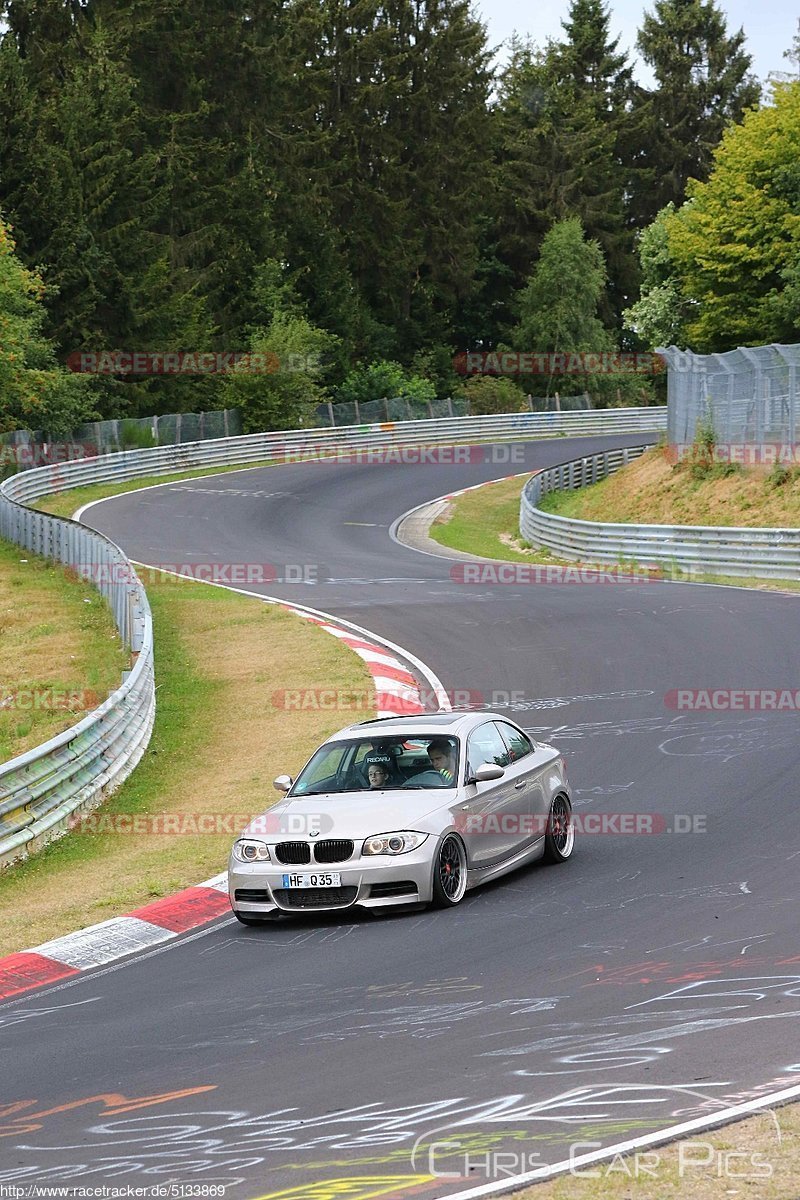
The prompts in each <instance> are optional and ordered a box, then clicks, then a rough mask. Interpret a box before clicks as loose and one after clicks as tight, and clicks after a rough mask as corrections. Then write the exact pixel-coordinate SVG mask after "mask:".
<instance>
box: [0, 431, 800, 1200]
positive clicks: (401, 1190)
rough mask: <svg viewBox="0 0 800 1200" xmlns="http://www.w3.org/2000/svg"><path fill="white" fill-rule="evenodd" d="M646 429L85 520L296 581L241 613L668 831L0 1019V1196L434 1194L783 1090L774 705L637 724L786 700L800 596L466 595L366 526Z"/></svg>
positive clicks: (249, 483)
mask: <svg viewBox="0 0 800 1200" xmlns="http://www.w3.org/2000/svg"><path fill="white" fill-rule="evenodd" d="M642 440H643V439H642V437H641V435H632V436H630V437H628V438H620V437H616V438H607V439H600V438H587V439H582V440H578V439H576V440H571V441H567V440H565V439H562V438H559V439H555V440H551V441H542V442H539V443H527V444H522V445H523V446H524V450H523V451H520V450H519V448H517V450H516V453H520V452H522V453H523V454H524V461H523V462H519V461H509V460H508V458H507V455H508V453H509V447H508V446H500V447H481V448H480V450H477V448H476V449H475V450H474V452H473V455H472V458H473V461H471V462H468V463H460V464H454V465H446V464H444V465H443V464H438V465H432V464H428V463H422V464H418V465H408V464H404V465H400V464H392V465H380V464H373V465H362V464H358V463H352V464H348V465H344V464H340V465H332V464H320V463H305V464H294V465H287V466H280V467H274V468H265V469H258V470H249V471H245V472H235V473H229V474H224V475H220V476H217V477H214V478H207V479H197V480H189V481H186V482H184V483H181V484H175V485H167V486H163V487H160V488H158V489H154V490H150V491H146V492H144V493H141V494H136V493H132V494H128V495H125V496H121V497H118V498H115V499H113V500H110V501H108V502H106V503H103V504H102V505H99V506H97V507H95V508H93V509H92V510H91V511H90V512H89V513H87V518H86V519H87V522H88V523H89V524H91V525H93V526H94V527H95V528H97V529H100V530H102V531H103V532H105V533H107V534H109V535H110V536H111V537H113V538H114V539H115V540H116V541H117V542H119V543H120V544H121V545H122V547H123V548H124V550H125V551H126V553H127V554H128V555H129V556H131V557H132V558H135V559H136V560H138V561H143V562H146V563H154V564H155V563H158V564H164V563H199V562H219V563H253V562H257V563H274V564H276V565H277V567H278V572H279V574H281V573H282V567H283V566H284V565H289V566H291V567H293V568H297V567H299V566H302V565H305V566H308V565H314V566H315V567H316V568H317V570H318V571H319V574H320V576H321V577H323V578H322V581H320V582H317V583H300V584H285V585H283V586H281V585H280V584H278V583H272V584H269V585H265V586H264V587H261V588H258V587H255V588H253V589H252V590H255V591H262V592H263V593H265V594H270V595H277V596H283V597H286V598H288V599H291V600H293V601H296V602H298V603H301V604H306V605H310V606H313V607H315V608H319V609H322V610H324V611H326V612H330V613H333V614H335V615H337V616H339V617H342V618H344V619H347V620H350V621H353V622H356V623H358V624H359V625H363V626H365V627H367V628H368V629H370V630H372V631H374V632H375V633H376V634H378V635H380V636H381V637H383V638H387V639H390V640H391V641H392V642H396V643H399V644H400V645H401V646H403V647H405V648H406V649H407V650H409V651H411V652H413V653H414V654H416V655H417V656H419V657H420V658H421V659H422V660H423V661H424V662H426V663H427V664H428V665H429V666H430V667H431V668H432V669H433V671H434V672H435V673H436V674H437V675H438V676H439V678H440V679H441V680H442V681H443V683H444V685H445V687H446V688H447V689H448V690H453V691H456V692H459V691H461V692H463V691H465V690H470V691H472V692H476V691H477V692H480V693H481V694H482V695H483V696H484V697H486V699H487V702H489V703H491V701H492V700H494V702H495V706H496V707H498V708H501V709H502V708H503V707H504V705H503V699H504V697H505V698H507V704H506V706H505V707H506V711H507V712H508V713H509V715H511V716H513V717H514V718H515V719H516V720H517V721H519V723H520V724H522V725H523V726H524V727H525V728H527V729H529V730H531V731H532V732H533V733H534V734H535V735H536V736H538V737H540V738H541V737H544V738H546V739H548V740H552V741H553V742H554V743H555V744H556V745H558V746H559V747H560V748H561V749H562V750H563V751H564V752H565V755H566V758H567V762H568V766H569V772H570V777H571V780H572V783H573V786H574V787H575V789H576V813H577V814H578V815H581V816H582V817H584V818H585V817H586V815H587V814H620V813H638V814H656V817H655V818H654V822H653V823H654V826H655V827H656V828H661V829H663V832H659V833H655V834H651V835H648V834H645V833H641V832H640V833H637V834H633V835H630V834H622V833H614V832H608V833H601V834H597V835H594V836H593V835H590V834H589V833H588V832H587V833H584V834H583V836H581V837H580V839H579V841H578V844H577V846H576V851H575V855H574V857H573V859H572V861H571V862H570V863H568V864H565V865H562V866H559V867H545V866H541V865H539V864H535V865H534V866H532V867H530V868H528V869H526V870H523V871H521V872H518V873H516V874H514V875H512V876H509V877H508V878H506V879H505V880H501V881H499V882H498V883H496V884H494V885H490V886H488V887H486V888H485V889H482V890H479V891H477V892H473V893H470V894H468V896H467V897H466V899H465V901H464V903H463V904H462V905H461V907H460V908H458V909H457V910H455V911H452V912H439V913H436V912H423V913H414V914H410V915H404V916H400V915H398V916H394V917H391V918H381V919H377V918H372V917H369V916H365V917H358V916H353V915H351V914H348V915H345V916H342V917H337V918H321V917H316V918H309V919H304V920H302V921H288V920H287V921H285V922H281V923H278V924H277V925H274V926H272V925H270V926H267V927H265V928H264V929H245V928H243V927H240V926H239V925H238V924H237V923H236V922H235V921H234V920H233V918H223V919H221V920H219V921H217V922H216V923H214V924H213V925H211V926H209V927H207V928H205V929H203V930H201V931H200V932H198V933H195V934H192V935H187V936H186V937H184V938H181V939H178V940H177V941H175V942H172V943H170V944H169V945H168V946H167V947H166V948H164V949H160V950H156V951H153V952H151V953H149V954H144V955H140V956H137V957H134V958H132V959H128V960H125V961H123V962H122V963H119V964H115V965H114V966H112V967H110V968H108V969H105V970H101V971H97V972H89V973H87V974H85V975H82V976H80V977H78V979H77V980H76V981H75V982H68V983H65V984H62V985H60V986H57V987H53V988H49V989H45V990H42V991H38V992H36V993H34V994H32V995H30V996H28V997H27V998H22V999H20V1000H18V1001H12V1002H8V1003H6V1004H4V1005H0V1039H2V1040H1V1041H0V1056H1V1058H0V1061H2V1080H3V1097H2V1102H3V1103H4V1104H5V1105H6V1107H5V1108H2V1109H0V1135H2V1136H0V1183H8V1182H19V1183H26V1182H28V1181H35V1182H36V1183H37V1184H39V1183H47V1182H52V1183H54V1184H66V1183H75V1184H77V1183H80V1184H82V1185H83V1184H86V1185H100V1184H114V1185H116V1186H123V1185H126V1184H130V1185H138V1186H148V1187H152V1186H155V1185H158V1184H169V1183H173V1182H174V1183H181V1184H192V1185H222V1184H224V1185H226V1193H225V1194H226V1197H227V1198H228V1200H239V1198H241V1200H252V1198H254V1197H260V1196H274V1195H280V1196H281V1197H282V1198H285V1197H290V1196H294V1197H297V1200H328V1197H333V1196H334V1195H336V1196H337V1197H340V1196H346V1197H347V1198H348V1200H362V1198H365V1197H377V1196H385V1197H389V1196H392V1197H398V1196H402V1197H405V1196H410V1195H415V1196H416V1195H420V1196H424V1197H433V1196H447V1195H449V1194H451V1193H455V1192H459V1191H461V1190H462V1189H464V1188H465V1187H467V1186H478V1185H481V1184H485V1183H489V1182H495V1181H497V1180H498V1179H500V1178H502V1177H503V1172H505V1173H506V1174H510V1173H515V1172H517V1171H520V1170H528V1169H531V1168H533V1167H536V1166H537V1165H539V1164H542V1163H554V1162H557V1161H560V1160H562V1159H564V1158H566V1157H567V1156H568V1154H569V1148H570V1146H575V1145H576V1144H577V1143H590V1144H593V1145H594V1144H603V1145H611V1144H614V1143H616V1142H619V1141H622V1140H624V1139H625V1138H628V1137H633V1136H636V1135H637V1134H640V1133H646V1132H648V1131H651V1130H655V1129H659V1128H663V1127H665V1126H669V1125H672V1124H675V1123H677V1122H680V1121H684V1120H688V1119H691V1118H692V1117H695V1116H700V1115H703V1114H706V1113H713V1112H715V1111H718V1110H723V1109H725V1108H726V1107H728V1106H730V1105H731V1104H734V1103H737V1102H739V1101H741V1100H744V1099H748V1098H751V1097H755V1096H757V1095H760V1094H762V1093H764V1092H767V1091H771V1090H778V1089H780V1088H785V1087H789V1086H791V1085H792V1084H798V1083H800V1061H798V1056H799V1055H800V1052H799V1051H798V1049H797V1046H798V1042H797V1021H798V1018H799V1017H800V946H798V941H797V928H798V916H797V880H798V873H799V870H800V825H799V824H798V816H797V809H798V783H797V781H798V777H800V738H799V737H798V720H800V716H799V715H798V713H797V712H791V711H789V712H768V711H766V712H765V711H755V712H747V711H745V712H730V713H722V712H714V713H695V712H690V713H686V712H679V711H675V709H673V708H670V707H668V706H667V704H666V703H665V695H666V694H667V693H668V692H670V691H671V690H672V689H677V688H794V687H796V686H797V685H798V679H800V672H798V666H799V665H800V638H798V627H799V626H800V622H799V621H798V614H799V613H800V609H799V608H798V604H799V603H800V601H798V599H797V598H796V597H793V596H789V595H782V594H765V593H756V592H754V591H746V590H735V589H732V588H712V587H702V586H692V585H680V584H671V583H648V584H638V585H633V584H628V585H621V584H603V585H598V584H593V585H589V584H587V585H582V586H577V585H574V586H568V585H566V584H564V585H544V584H539V585H527V586H526V585H513V586H512V585H501V584H499V585H490V584H480V585H466V584H461V583H459V582H457V581H456V580H454V579H453V578H452V577H451V573H450V572H451V567H452V563H451V562H449V561H448V560H447V559H444V558H441V559H440V558H436V557H429V556H426V555H423V554H420V553H417V552H415V551H412V550H410V549H408V548H406V547H403V546H400V545H397V544H396V543H394V542H393V541H392V540H391V538H390V537H389V532H388V531H389V526H390V525H391V524H392V523H393V522H394V521H395V519H396V518H397V517H398V516H399V515H400V514H401V513H403V512H404V511H406V510H407V509H409V508H411V507H412V506H413V505H416V504H420V503H422V502H423V501H425V500H428V499H433V498H435V497H437V496H440V495H443V494H445V493H448V492H450V491H452V490H454V489H456V488H459V487H464V486H467V485H469V484H473V483H478V482H481V481H482V480H488V479H493V478H497V477H499V476H503V475H507V474H511V473H516V472H520V471H523V470H525V469H527V468H531V469H533V468H535V467H539V466H543V465H547V464H550V463H554V462H559V461H563V460H565V459H568V458H572V457H576V456H577V455H578V454H580V453H588V452H589V451H595V450H598V449H603V448H605V447H606V446H611V445H625V444H627V445H635V444H640V443H641V441H642ZM249 493H258V494H257V495H252V494H249ZM307 577H308V573H307ZM221 632H222V636H224V631H221ZM324 683H325V681H324V680H320V684H321V685H324ZM512 694H514V696H513V701H512V699H511V697H512ZM348 719H349V718H348V717H347V716H346V715H345V716H344V717H343V720H342V725H345V724H347V723H348ZM291 765H292V764H287V766H291ZM294 765H296V764H294ZM270 782H271V781H269V780H265V788H264V790H265V803H268V802H271V800H272V798H273V796H274V793H273V792H272V790H271V786H270ZM615 820H616V818H612V819H611V821H610V822H609V824H610V825H611V827H612V830H613V828H614V827H615V826H614V821H615ZM644 825H645V826H646V822H644ZM668 830H671V831H672V832H667V831H668ZM223 868H224V864H223V863H221V864H220V869H223ZM442 1143H449V1146H443V1145H442ZM415 1146H416V1152H414V1151H415ZM585 1149H587V1147H586V1146H581V1147H580V1148H576V1149H575V1151H574V1153H576V1154H579V1153H581V1152H582V1150H585ZM498 1152H500V1153H498ZM778 1152H779V1148H778V1145H777V1141H776V1153H778ZM501 1154H502V1157H501ZM465 1175H466V1179H465V1178H464V1176H465ZM445 1176H448V1177H445ZM432 1177H433V1178H432ZM334 1180H338V1181H352V1182H340V1183H338V1184H336V1185H332V1184H331V1181H334ZM206 1194H209V1193H208V1192H207V1193H206Z"/></svg>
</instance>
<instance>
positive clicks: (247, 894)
mask: <svg viewBox="0 0 800 1200" xmlns="http://www.w3.org/2000/svg"><path fill="white" fill-rule="evenodd" d="M233 898H234V900H249V901H250V902H251V903H252V904H268V903H269V892H268V891H267V889H266V888H236V889H235V891H234V893H233Z"/></svg>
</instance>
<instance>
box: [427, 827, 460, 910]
mask: <svg viewBox="0 0 800 1200" xmlns="http://www.w3.org/2000/svg"><path fill="white" fill-rule="evenodd" d="M466 890H467V853H466V850H465V849H464V843H463V842H462V841H461V838H459V837H456V835H455V834H454V833H448V834H447V836H446V837H445V838H444V839H443V840H442V843H441V845H440V846H439V849H438V851H437V854H436V862H435V863H434V867H433V905H434V908H453V907H454V906H455V905H456V904H460V902H461V901H462V900H463V898H464V893H465V892H466Z"/></svg>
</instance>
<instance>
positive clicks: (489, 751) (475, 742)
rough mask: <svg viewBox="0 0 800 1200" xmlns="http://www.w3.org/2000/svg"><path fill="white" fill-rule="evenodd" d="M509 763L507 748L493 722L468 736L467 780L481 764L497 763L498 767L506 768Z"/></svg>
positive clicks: (480, 726)
mask: <svg viewBox="0 0 800 1200" xmlns="http://www.w3.org/2000/svg"><path fill="white" fill-rule="evenodd" d="M509 761H510V759H509V753H508V747H507V746H506V744H505V742H504V741H503V739H502V737H501V736H500V730H499V729H498V728H497V726H496V725H495V723H494V722H493V721H487V722H486V724H485V725H479V726H478V728H477V729H475V730H474V731H473V732H472V733H471V734H470V735H469V742H468V743H467V777H468V778H471V777H472V776H473V775H474V774H475V772H476V771H477V769H478V767H480V766H481V765H482V764H483V763H487V762H488V763H497V765H498V767H507V766H508V764H509Z"/></svg>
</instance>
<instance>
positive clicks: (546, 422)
mask: <svg viewBox="0 0 800 1200" xmlns="http://www.w3.org/2000/svg"><path fill="white" fill-rule="evenodd" d="M665 428H666V410H665V409H664V408H642V409H635V408H623V409H602V410H598V411H594V412H561V413H559V412H554V413H520V414H511V415H505V416H493V417H461V418H453V419H445V420H432V421H431V420H423V421H406V422H402V423H398V424H393V423H391V422H389V423H381V424H376V425H362V426H350V427H344V426H339V427H336V428H325V429H302V430H293V431H288V432H287V431H282V432H278V433H258V434H251V435H248V436H243V437H234V438H220V439H217V440H214V441H202V442H192V443H184V444H181V445H174V446H160V447H155V448H152V449H144V450H128V451H123V452H122V453H119V454H106V455H101V456H98V457H92V458H86V459H81V460H77V461H73V462H65V463H55V464H53V465H50V466H45V467H36V468H33V469H31V470H27V471H20V472H18V473H17V474H15V475H13V476H11V478H10V479H7V480H6V481H5V482H4V483H2V484H0V536H2V537H4V538H7V539H8V540H10V541H13V542H15V543H17V544H18V545H20V546H24V547H25V548H26V549H28V550H30V551H32V552H34V553H36V554H41V555H44V556H45V557H47V558H51V559H54V560H56V561H58V562H62V563H64V564H67V565H71V566H73V567H75V568H76V569H78V570H80V571H81V572H82V573H83V574H85V575H87V577H88V578H90V579H92V580H93V581H94V582H97V585H98V587H99V590H100V591H101V592H102V594H103V595H104V596H105V597H106V599H107V600H108V601H109V604H110V605H111V608H112V611H113V613H114V619H115V621H116V623H117V627H118V629H119V631H120V634H121V636H122V638H123V640H124V642H125V644H126V645H128V646H129V647H130V649H131V650H132V651H133V653H134V655H135V656H136V662H135V664H134V666H133V669H132V670H131V671H130V672H129V673H128V674H127V677H126V678H125V680H124V681H123V683H122V685H121V687H119V688H118V689H117V690H116V691H115V692H114V693H113V694H112V695H111V696H110V697H109V699H108V700H107V701H106V702H105V703H104V704H103V705H101V706H100V708H97V709H95V710H94V711H93V712H91V713H89V714H88V715H87V716H86V717H84V719H83V720H82V721H81V722H80V723H79V724H77V725H75V726H73V727H72V728H71V729H68V730H66V731H65V732H64V733H61V734H59V735H58V736H57V737H54V738H52V739H50V741H48V742H45V743H44V744H43V745H41V746H37V747H36V748H35V749H33V750H30V751H28V752H27V753H26V754H22V755H20V756H19V757H17V758H14V759H12V760H11V761H10V762H8V763H6V764H5V765H4V766H2V767H0V865H2V864H5V863H8V862H11V861H13V860H14V859H15V858H19V857H23V856H24V855H25V854H26V853H28V852H30V851H31V850H32V849H36V848H38V847H39V846H41V845H43V844H44V843H45V842H46V841H48V840H50V839H51V838H53V837H57V836H59V835H60V834H61V833H63V832H65V831H66V829H67V828H68V826H69V821H70V817H71V816H72V814H73V813H75V812H77V811H78V810H80V809H84V808H91V807H94V806H96V805H97V804H99V803H100V802H101V801H102V800H103V798H104V797H105V796H106V795H107V794H108V793H109V792H110V791H112V790H113V789H114V788H115V787H117V786H118V785H119V784H120V783H121V782H122V781H123V780H124V779H125V778H126V776H127V775H128V774H130V772H131V771H132V770H133V768H134V766H135V765H136V763H137V762H138V760H139V758H140V757H141V755H142V753H143V752H144V749H145V747H146V745H147V742H148V740H149V737H150V733H151V730H152V725H153V719H154V715H155V688H154V679H153V629H152V620H151V616H150V607H149V605H148V602H147V596H146V595H145V591H144V588H143V587H142V584H141V582H140V581H139V579H138V577H137V576H136V574H135V572H134V570H133V567H132V566H131V564H130V563H129V562H128V560H127V559H126V557H125V555H124V554H123V553H122V551H121V550H120V548H119V547H118V546H116V545H115V544H114V543H113V542H111V541H110V540H109V539H108V538H105V537H103V536H102V535H101V534H98V533H95V532H94V531H92V530H89V529H86V528H85V527H83V526H81V525H77V524H75V523H74V522H73V521H66V520H62V519H60V518H58V517H53V516H50V515H48V514H46V513H41V512H36V511H33V510H31V509H30V508H28V507H26V506H27V505H29V504H31V503H32V502H34V501H35V500H38V499H39V498H40V497H41V496H44V495H48V494H50V493H51V492H60V491H65V490H67V489H71V488H75V487H80V486H82V485H85V484H93V483H124V482H127V481H129V480H135V479H140V478H143V477H146V476H151V475H153V476H159V475H167V474H173V473H180V472H182V471H191V470H193V469H195V468H198V467H200V468H202V467H213V466H219V467H223V466H241V465H246V464H247V463H253V462H267V461H275V462H285V461H287V460H289V461H291V460H292V459H297V460H300V459H302V458H304V457H312V456H316V455H319V456H321V457H322V456H325V455H330V454H335V453H336V452H339V451H342V450H346V451H351V452H352V451H363V450H378V449H387V448H390V447H397V446H420V445H435V444H442V443H445V444H451V443H454V442H465V441H469V442H476V441H488V440H516V439H522V438H530V437H543V436H547V435H548V434H549V435H551V436H557V435H559V434H565V435H571V436H576V435H581V434H609V433H630V432H657V431H659V430H663V429H665Z"/></svg>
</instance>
